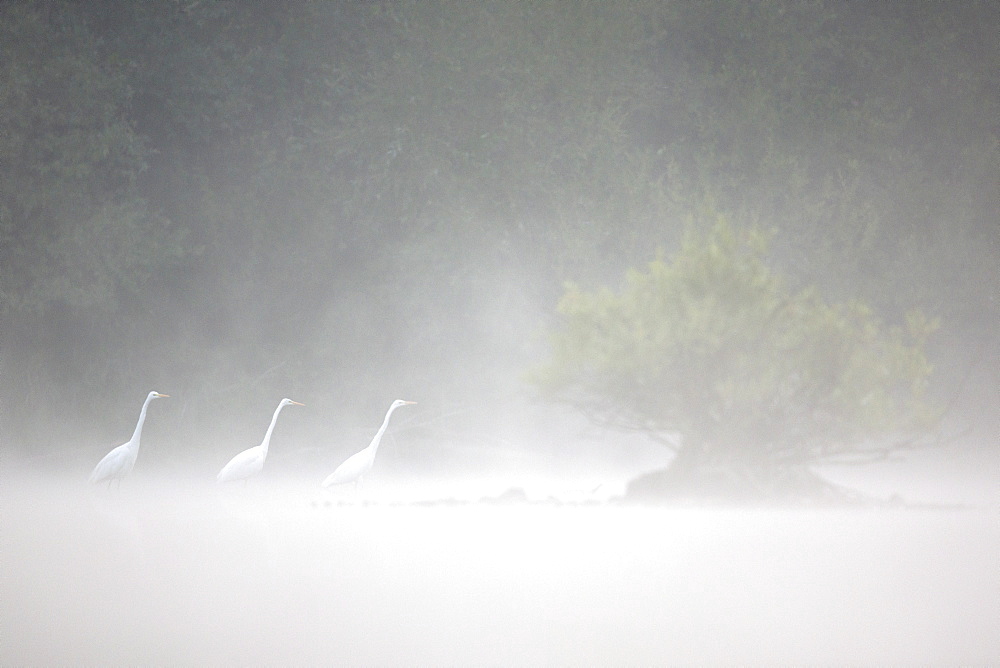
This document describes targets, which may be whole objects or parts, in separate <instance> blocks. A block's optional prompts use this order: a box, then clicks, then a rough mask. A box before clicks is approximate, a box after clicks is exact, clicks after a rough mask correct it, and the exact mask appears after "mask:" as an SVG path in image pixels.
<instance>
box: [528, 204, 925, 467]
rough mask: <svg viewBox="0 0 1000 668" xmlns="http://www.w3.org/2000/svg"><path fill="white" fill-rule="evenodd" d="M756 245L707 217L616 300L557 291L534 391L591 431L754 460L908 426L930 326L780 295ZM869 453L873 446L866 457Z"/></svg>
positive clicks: (838, 445)
mask: <svg viewBox="0 0 1000 668" xmlns="http://www.w3.org/2000/svg"><path fill="white" fill-rule="evenodd" d="M768 236H769V235H767V234H764V233H762V232H761V231H759V230H756V229H750V230H747V231H740V230H737V229H736V228H734V227H733V226H731V225H730V224H729V223H728V222H727V221H726V220H725V219H724V218H722V217H718V216H716V217H715V219H714V222H712V223H711V227H709V228H708V229H707V230H705V231H698V230H697V229H696V228H694V227H692V228H691V230H690V231H689V233H688V234H687V236H686V237H685V240H684V243H683V245H682V247H681V249H680V250H679V251H678V253H677V254H676V255H675V256H674V257H672V258H671V259H670V260H669V261H665V260H663V259H656V260H654V261H653V262H651V263H650V264H649V265H648V267H647V268H646V270H644V271H639V270H632V271H630V272H629V274H628V276H627V277H626V281H625V284H624V286H623V287H622V289H621V290H620V291H619V292H617V293H615V292H612V291H610V290H607V289H601V290H597V291H595V292H586V291H584V290H581V289H580V288H579V287H577V286H574V285H568V286H567V288H566V292H565V294H564V296H563V298H562V299H561V300H560V302H559V305H558V312H559V314H560V315H561V316H562V322H561V325H560V326H559V327H558V329H557V331H556V332H555V334H554V336H553V357H552V361H551V362H550V363H549V364H548V365H547V366H545V367H544V368H542V369H540V370H539V372H538V374H537V375H536V376H535V380H536V382H537V383H538V384H539V385H540V386H541V387H542V388H543V389H544V390H545V391H546V392H547V393H548V394H549V396H551V397H553V398H556V399H560V400H563V401H567V402H569V403H571V404H574V405H577V406H578V407H580V408H581V409H583V410H584V411H585V412H586V413H588V414H589V415H591V416H592V417H594V418H595V419H597V420H599V421H601V422H605V423H608V424H612V425H615V426H622V427H627V428H632V429H640V430H648V431H650V432H652V433H654V434H657V435H661V436H663V435H667V434H670V433H679V434H680V435H681V436H682V437H683V442H684V443H685V445H688V444H694V446H695V447H699V448H704V449H707V450H711V451H713V452H715V453H717V454H721V455H724V456H727V457H735V456H737V455H738V456H740V457H745V458H749V459H750V460H752V461H755V462H758V463H760V462H763V463H768V462H770V463H772V464H773V463H780V462H785V463H787V462H802V461H811V460H816V459H819V458H822V457H824V456H828V455H833V454H838V453H842V452H850V451H853V450H855V449H856V448H858V447H859V444H861V443H862V442H866V441H870V440H871V439H878V438H885V437H889V436H891V435H893V434H895V433H896V432H897V431H899V430H905V429H912V428H917V427H919V426H920V425H919V422H918V418H919V417H921V416H922V413H921V411H922V402H921V398H922V390H923V387H924V384H925V382H926V380H927V377H928V374H929V372H930V367H929V365H928V363H927V360H926V358H925V357H924V354H923V344H924V341H925V340H926V337H927V335H929V333H930V332H931V331H932V330H933V329H934V327H935V326H936V323H933V322H930V321H928V320H927V319H926V317H924V316H923V315H922V314H919V313H914V314H912V315H911V316H910V318H909V319H908V323H907V330H906V331H904V330H903V329H901V328H888V329H886V328H885V327H884V326H883V325H882V324H881V323H880V322H879V321H878V319H877V318H876V317H875V315H874V314H873V313H872V311H871V310H870V309H869V308H868V307H866V306H865V305H863V304H861V303H846V304H830V303H827V302H825V301H824V300H823V299H822V298H821V297H820V296H819V294H818V292H817V291H816V290H814V289H805V290H800V291H793V290H791V289H790V288H789V287H788V285H787V283H786V281H785V280H783V279H782V277H781V276H779V275H778V274H776V273H775V272H773V271H772V270H771V269H770V268H769V266H768V265H767V263H766V262H765V252H766V240H767V237H768ZM880 447H881V445H880Z"/></svg>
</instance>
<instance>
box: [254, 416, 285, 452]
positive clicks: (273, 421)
mask: <svg viewBox="0 0 1000 668" xmlns="http://www.w3.org/2000/svg"><path fill="white" fill-rule="evenodd" d="M284 407H285V406H284V404H278V407H277V408H275V409H274V415H273V416H272V417H271V424H270V425H268V427H267V433H266V434H264V440H263V441H261V443H260V444H261V447H263V448H264V457H267V446H268V445H270V444H271V432H272V431H274V425H275V424H276V423H277V422H278V413H280V412H281V409H282V408H284Z"/></svg>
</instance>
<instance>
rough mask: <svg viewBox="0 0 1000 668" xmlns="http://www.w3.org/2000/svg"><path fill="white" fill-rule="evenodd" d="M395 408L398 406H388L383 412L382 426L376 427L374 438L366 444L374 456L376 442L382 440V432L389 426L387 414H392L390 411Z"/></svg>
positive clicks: (376, 447) (376, 446) (376, 450)
mask: <svg viewBox="0 0 1000 668" xmlns="http://www.w3.org/2000/svg"><path fill="white" fill-rule="evenodd" d="M397 408H399V406H390V407H389V410H388V411H386V413H385V419H384V420H382V426H381V427H379V428H378V433H376V434H375V438H373V439H372V442H371V444H370V445H369V446H368V447H369V448H371V449H372V456H373V457H374V456H375V453H376V452H378V444H379V443H380V442H381V441H382V434H384V433H385V430H386V428H387V427H388V426H389V416H390V415H392V412H393V411H394V410H396V409H397Z"/></svg>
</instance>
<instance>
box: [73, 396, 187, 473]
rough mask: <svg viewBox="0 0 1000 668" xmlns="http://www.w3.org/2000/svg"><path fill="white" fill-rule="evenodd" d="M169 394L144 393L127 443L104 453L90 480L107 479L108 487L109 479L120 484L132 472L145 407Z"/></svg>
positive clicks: (144, 418)
mask: <svg viewBox="0 0 1000 668" xmlns="http://www.w3.org/2000/svg"><path fill="white" fill-rule="evenodd" d="M169 396H170V395H169V394H160V393H159V392H150V393H149V394H147V395H146V401H144V402H143V403H142V410H141V411H139V421H138V422H136V424H135V431H134V432H132V438H130V439H129V440H128V443H123V444H121V445H119V446H118V447H117V448H115V449H114V450H112V451H111V452H109V453H108V454H106V455H104V459H102V460H101V461H99V462H98V463H97V466H95V467H94V472H93V473H91V474H90V482H92V483H98V482H101V481H103V480H107V481H108V488H109V489H110V488H111V481H112V480H117V481H118V484H119V485H121V482H122V478H124V477H125V476H127V475H128V474H129V473H131V472H132V467H133V466H135V460H136V457H138V456H139V438H140V437H141V436H142V424H143V423H144V422H145V421H146V409H147V408H148V407H149V402H150V401H152V400H153V399H164V398H166V397H169Z"/></svg>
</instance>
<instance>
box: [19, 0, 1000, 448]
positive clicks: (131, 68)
mask: <svg viewBox="0 0 1000 668" xmlns="http://www.w3.org/2000/svg"><path fill="white" fill-rule="evenodd" d="M998 32H1000V5H997V3H994V2H987V1H983V2H975V1H971V0H970V1H968V2H962V3H952V2H896V3H878V4H875V5H869V4H866V3H846V2H832V1H829V0H815V1H791V0H760V1H755V2H736V3H734V2H662V1H660V0H650V1H648V2H647V1H643V0H638V1H635V2H627V3H607V2H603V1H600V0H594V1H584V2H563V1H561V0H538V1H537V2H520V3H511V2H505V1H497V2H475V3H468V2H462V1H448V0H440V1H438V0H433V1H420V2H407V1H396V2H393V1H384V2H380V1H374V2H329V3H328V2H308V1H304V0H303V1H287V2H268V3H240V2H226V1H223V0H217V1H215V0H201V1H198V0H194V1H191V0H160V1H157V2H140V3H136V2H120V1H111V0H92V1H90V2H86V3H79V2H68V1H67V2H63V1H60V0H36V1H24V2H4V3H2V4H0V175H2V178H0V318H2V321H0V322H2V325H0V327H2V329H0V373H2V377H0V392H2V396H0V406H2V408H0V411H2V415H3V420H4V424H3V432H2V433H3V443H2V444H0V447H3V448H7V449H11V448H13V449H17V450H24V451H27V450H29V449H31V448H43V449H44V448H48V447H51V446H52V444H54V443H55V439H57V438H62V437H65V436H67V435H68V434H70V433H73V432H72V430H74V429H77V428H78V427H79V426H80V425H89V427H87V429H88V430H89V434H83V435H85V436H86V435H98V436H100V437H101V438H104V437H106V436H107V435H108V434H112V435H113V434H122V433H124V431H123V430H125V429H126V428H127V426H128V425H129V424H130V422H131V420H133V419H134V415H133V414H134V413H135V412H136V411H137V410H138V406H139V404H140V403H141V398H142V397H143V396H144V395H145V394H146V392H147V391H149V390H150V389H156V390H159V391H161V392H167V393H169V394H171V395H172V396H173V397H174V400H173V401H174V402H175V403H174V405H173V407H172V408H171V409H170V410H171V411H172V413H171V415H172V417H171V418H170V419H171V420H173V421H174V422H175V424H176V426H177V427H178V429H179V430H180V431H177V432H176V433H179V434H181V435H190V434H194V433H198V432H199V430H204V429H208V428H217V429H226V428H227V427H226V423H227V418H226V416H228V415H241V416H244V418H241V420H244V419H245V416H246V415H247V409H248V407H251V406H252V407H253V409H254V410H256V411H257V412H258V413H260V414H261V417H260V420H258V422H260V421H264V420H265V418H266V413H267V412H269V411H270V410H271V408H272V407H273V404H274V403H276V402H277V400H278V399H280V398H281V397H282V396H290V397H292V398H294V399H297V400H299V401H303V402H305V403H307V404H311V405H315V406H317V407H319V410H320V411H325V418H329V417H330V415H331V411H345V412H348V411H352V410H357V409H358V408H359V407H362V406H364V407H365V411H366V412H364V413H363V414H364V415H366V416H369V415H370V416H372V418H373V419H377V416H378V415H379V414H380V413H381V411H383V410H384V405H387V404H388V402H389V401H390V400H391V399H394V398H397V397H402V398H406V399H415V400H420V401H422V403H423V402H426V403H428V404H430V405H431V406H438V407H439V408H440V407H441V406H443V405H445V404H448V403H450V404H452V405H457V406H463V405H466V406H467V405H473V404H479V403H488V402H489V401H493V400H498V398H502V397H506V396H510V395H511V393H516V392H517V391H518V388H519V383H520V382H521V381H520V378H521V376H522V374H523V372H524V370H525V369H526V368H528V367H529V366H530V365H531V364H533V363H534V362H535V361H536V359H537V351H538V346H539V342H540V339H539V337H538V334H539V332H541V331H542V328H543V327H544V324H545V321H546V318H547V317H548V316H549V314H550V313H551V312H552V308H553V306H554V304H555V301H556V299H557V298H558V295H559V294H560V291H561V284H562V281H564V280H567V279H572V280H575V281H579V282H581V283H583V284H584V285H595V286H596V285H600V284H609V283H613V282H614V281H617V280H618V279H619V277H620V276H621V275H622V274H623V272H624V270H625V268H627V267H629V266H635V265H638V264H641V263H644V262H646V261H648V260H649V259H651V258H652V257H654V256H655V254H656V253H657V251H658V249H669V248H671V247H673V246H674V245H675V244H676V243H677V240H678V239H679V238H680V236H681V234H682V232H683V230H684V228H685V225H687V224H688V221H689V220H691V217H692V215H694V214H695V213H696V212H697V211H699V210H703V209H705V208H712V209H715V210H719V211H724V212H726V214H727V215H728V216H729V217H730V219H731V220H733V221H735V222H736V223H738V224H750V223H754V224H761V225H763V226H765V227H768V228H770V227H774V228H775V229H776V230H777V234H776V236H775V240H774V253H775V261H776V262H777V263H779V264H781V265H782V266H783V267H784V268H785V269H786V271H787V272H788V273H789V274H790V275H792V276H793V277H795V279H796V280H798V281H801V282H802V283H803V284H816V285H818V286H819V288H820V289H821V290H822V291H824V292H825V293H827V294H830V295H831V296H832V297H836V298H860V299H864V300H866V301H868V302H870V303H872V304H874V305H875V306H876V307H877V308H878V309H879V310H880V311H881V312H882V313H884V314H885V316H886V318H888V319H890V320H891V319H893V318H897V317H900V316H901V314H902V313H903V312H904V311H906V310H907V309H909V308H912V307H916V306H920V307H923V308H924V309H926V310H927V311H929V312H930V313H931V314H933V315H936V316H940V317H941V318H942V321H943V323H944V326H943V328H942V331H941V334H940V336H941V337H943V338H942V341H944V342H945V343H942V344H941V348H942V350H941V351H940V352H941V355H942V356H943V360H944V362H945V363H946V364H948V363H951V362H953V361H954V359H952V358H949V357H948V354H947V348H948V345H950V344H957V343H961V344H962V345H963V346H964V345H970V346H972V348H974V349H977V350H978V349H981V348H976V346H978V345H980V344H982V343H983V342H986V344H987V345H988V344H989V341H993V344H992V345H994V346H996V343H995V337H996V332H997V331H998V329H1000V303H998V299H1000V297H998V295H1000V271H998V270H997V267H998V266H1000V223H998V220H997V211H998V210H1000V178H998V175H1000V148H998V132H1000V126H998V121H997V119H1000V80H998V77H1000V74H998V73H1000V44H998V42H997V40H996V35H997V34H998ZM991 336H992V337H993V338H992V339H990V338H989V337H991ZM983 359H987V357H986V356H984V357H983ZM952 380H953V381H954V380H955V379H952ZM372 406H375V408H372ZM158 408H159V407H158ZM442 410H443V409H442ZM164 419H166V418H164ZM249 427H250V430H251V431H250V433H255V432H256V431H257V430H259V429H262V428H263V425H258V424H257V423H256V422H254V423H252V424H250V425H249ZM258 428H259V429H258ZM85 431H86V430H85Z"/></svg>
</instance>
